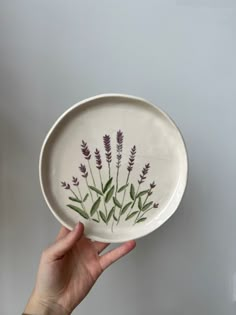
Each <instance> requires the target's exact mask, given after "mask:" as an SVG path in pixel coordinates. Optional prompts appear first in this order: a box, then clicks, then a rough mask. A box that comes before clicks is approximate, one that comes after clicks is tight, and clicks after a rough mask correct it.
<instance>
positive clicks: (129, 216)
mask: <svg viewBox="0 0 236 315" xmlns="http://www.w3.org/2000/svg"><path fill="white" fill-rule="evenodd" d="M138 212H139V211H134V212H132V213H130V214H129V215H128V216H127V218H126V219H125V220H126V221H127V220H130V219H132V218H133V217H134V216H135V215H136V214H137V213H138Z"/></svg>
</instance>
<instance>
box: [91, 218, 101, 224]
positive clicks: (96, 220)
mask: <svg viewBox="0 0 236 315" xmlns="http://www.w3.org/2000/svg"><path fill="white" fill-rule="evenodd" d="M92 220H93V221H95V222H97V223H99V222H100V221H99V220H98V219H92Z"/></svg>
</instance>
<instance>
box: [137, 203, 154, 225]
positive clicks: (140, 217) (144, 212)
mask: <svg viewBox="0 0 236 315" xmlns="http://www.w3.org/2000/svg"><path fill="white" fill-rule="evenodd" d="M158 207H159V203H154V204H153V206H150V207H149V208H148V209H147V210H145V211H143V213H142V215H141V216H139V217H137V218H136V219H135V221H134V223H133V225H135V224H136V223H138V222H143V221H145V220H146V217H144V216H145V214H146V213H147V212H149V211H151V210H152V209H157V208H158Z"/></svg>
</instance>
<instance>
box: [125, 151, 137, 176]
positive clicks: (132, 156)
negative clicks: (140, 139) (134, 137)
mask: <svg viewBox="0 0 236 315" xmlns="http://www.w3.org/2000/svg"><path fill="white" fill-rule="evenodd" d="M135 154H136V146H135V145H134V146H133V147H132V148H131V150H130V156H129V162H128V167H127V170H128V172H131V171H132V169H133V166H134V160H135Z"/></svg>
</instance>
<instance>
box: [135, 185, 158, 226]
mask: <svg viewBox="0 0 236 315" xmlns="http://www.w3.org/2000/svg"><path fill="white" fill-rule="evenodd" d="M155 187H156V184H155V182H154V181H153V182H152V183H151V184H150V185H149V190H148V192H147V196H146V198H145V200H144V202H143V204H142V208H140V209H139V212H138V213H137V216H136V219H135V222H137V221H138V220H139V216H140V214H141V211H142V209H146V208H147V209H148V208H149V207H150V206H152V204H153V202H150V203H147V201H148V198H149V197H150V196H151V195H152V190H153V189H154V188H155ZM154 205H155V204H154ZM154 205H153V207H154ZM154 208H156V207H154Z"/></svg>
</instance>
